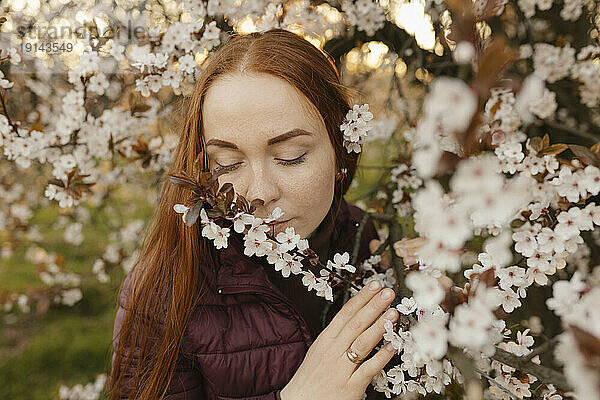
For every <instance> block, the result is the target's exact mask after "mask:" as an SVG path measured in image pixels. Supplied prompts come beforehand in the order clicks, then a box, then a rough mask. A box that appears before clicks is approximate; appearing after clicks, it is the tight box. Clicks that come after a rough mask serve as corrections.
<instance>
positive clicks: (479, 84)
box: [471, 37, 519, 98]
mask: <svg viewBox="0 0 600 400" xmlns="http://www.w3.org/2000/svg"><path fill="white" fill-rule="evenodd" d="M518 57H519V54H518V51H517V50H515V49H513V48H511V47H509V45H508V43H507V42H506V40H505V39H503V38H501V37H495V38H494V39H492V42H491V43H490V44H489V45H488V46H487V47H486V48H485V49H484V50H483V52H482V54H481V57H480V58H479V62H478V64H479V67H478V76H477V78H476V80H475V81H474V82H473V84H472V85H471V86H472V87H473V88H474V89H475V90H476V91H477V93H479V94H480V97H482V98H483V97H485V98H487V97H486V96H487V95H488V94H489V91H490V89H491V88H492V87H494V86H497V82H498V81H499V79H500V78H501V75H502V73H503V72H504V70H505V69H507V68H508V67H509V66H510V65H512V63H513V62H514V61H515V60H518Z"/></svg>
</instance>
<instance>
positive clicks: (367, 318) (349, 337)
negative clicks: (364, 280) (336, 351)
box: [336, 288, 395, 351]
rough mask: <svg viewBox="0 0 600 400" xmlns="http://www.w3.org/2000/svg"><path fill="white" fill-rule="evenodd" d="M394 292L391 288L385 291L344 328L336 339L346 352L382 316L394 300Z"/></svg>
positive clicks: (374, 298) (375, 297)
mask: <svg viewBox="0 0 600 400" xmlns="http://www.w3.org/2000/svg"><path fill="white" fill-rule="evenodd" d="M394 295H395V293H394V291H393V290H392V289H390V288H386V289H383V290H382V291H381V292H379V293H378V294H377V295H376V296H373V298H372V299H371V300H370V301H369V302H368V303H367V304H366V305H365V306H364V307H363V308H362V309H361V310H360V311H359V312H357V313H356V314H355V315H354V317H353V318H352V319H350V320H349V321H348V323H347V324H346V325H345V326H344V328H343V329H342V331H341V332H340V333H339V335H338V339H336V344H337V343H339V344H340V345H341V346H344V347H343V350H342V351H345V350H346V349H347V348H348V347H350V345H351V344H352V343H354V341H355V340H356V339H357V338H358V336H359V335H361V334H362V333H363V332H364V331H365V330H366V329H367V328H368V327H369V326H371V325H372V324H373V322H374V321H375V320H376V319H377V318H378V317H379V316H380V315H381V313H382V312H383V310H385V309H386V308H387V306H389V305H390V303H391V302H392V300H393V299H394Z"/></svg>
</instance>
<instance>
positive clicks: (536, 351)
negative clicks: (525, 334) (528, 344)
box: [523, 335, 560, 361]
mask: <svg viewBox="0 0 600 400" xmlns="http://www.w3.org/2000/svg"><path fill="white" fill-rule="evenodd" d="M559 339H560V335H556V336H554V337H553V338H552V339H550V340H547V341H545V342H544V343H542V344H541V345H539V346H537V347H536V348H535V349H532V350H531V353H529V354H527V355H525V356H524V357H523V360H525V361H530V360H531V359H532V358H534V357H535V356H537V355H539V354H542V353H544V352H546V351H548V350H550V348H552V347H553V346H554V345H555V344H556V342H558V340H559Z"/></svg>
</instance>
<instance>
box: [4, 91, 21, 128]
mask: <svg viewBox="0 0 600 400" xmlns="http://www.w3.org/2000/svg"><path fill="white" fill-rule="evenodd" d="M2 92H4V90H2ZM2 92H0V101H2V110H4V116H5V117H6V119H7V120H8V124H9V125H10V126H11V127H12V128H13V130H14V131H15V133H16V134H17V137H21V135H19V131H18V130H17V126H16V125H15V124H14V123H13V122H12V121H11V119H10V115H9V114H8V110H7V109H6V103H5V101H4V93H2Z"/></svg>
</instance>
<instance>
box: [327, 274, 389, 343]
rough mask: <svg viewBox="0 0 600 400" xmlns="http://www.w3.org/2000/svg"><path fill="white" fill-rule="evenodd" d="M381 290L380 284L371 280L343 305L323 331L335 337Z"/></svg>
mask: <svg viewBox="0 0 600 400" xmlns="http://www.w3.org/2000/svg"><path fill="white" fill-rule="evenodd" d="M380 290H381V284H380V283H379V282H378V281H376V280H373V281H371V282H369V284H367V285H365V286H364V287H363V288H362V289H360V290H359V291H358V293H356V294H355V295H354V296H352V298H350V300H348V301H347V302H346V304H344V306H343V307H342V308H341V310H340V311H338V313H337V314H336V315H335V317H333V319H332V320H331V322H330V323H329V325H327V327H326V328H325V329H324V330H323V332H327V335H331V337H337V336H338V335H339V333H340V331H341V330H342V328H343V327H344V326H346V324H347V323H348V321H350V320H351V319H352V318H353V317H354V315H355V314H356V313H357V312H358V311H360V310H361V309H362V308H363V307H364V306H365V304H367V303H368V302H369V301H370V300H371V299H372V298H373V296H375V294H377V293H378V292H379V291H380Z"/></svg>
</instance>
